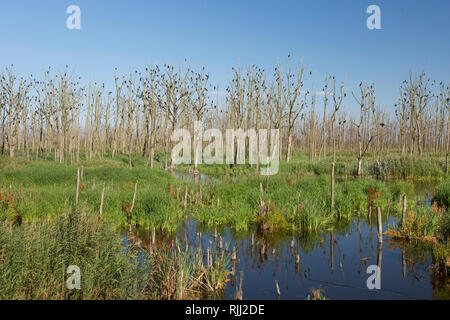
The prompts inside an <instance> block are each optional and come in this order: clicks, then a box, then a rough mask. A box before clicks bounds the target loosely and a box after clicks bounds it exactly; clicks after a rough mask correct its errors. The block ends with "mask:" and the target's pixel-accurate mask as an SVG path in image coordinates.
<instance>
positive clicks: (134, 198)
mask: <svg viewBox="0 0 450 320" xmlns="http://www.w3.org/2000/svg"><path fill="white" fill-rule="evenodd" d="M137 185H138V182H137V181H136V184H135V185H134V194H133V200H132V201H131V208H130V212H129V213H128V230H129V231H131V217H132V213H133V208H134V202H135V200H136V192H137Z"/></svg>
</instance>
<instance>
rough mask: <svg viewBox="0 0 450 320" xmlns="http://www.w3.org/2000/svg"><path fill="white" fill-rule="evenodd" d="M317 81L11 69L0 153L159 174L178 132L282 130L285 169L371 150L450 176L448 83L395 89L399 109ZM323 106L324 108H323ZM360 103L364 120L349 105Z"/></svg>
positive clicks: (0, 78) (153, 69)
mask: <svg viewBox="0 0 450 320" xmlns="http://www.w3.org/2000/svg"><path fill="white" fill-rule="evenodd" d="M311 75H312V72H310V71H308V70H306V69H305V67H304V65H303V64H302V63H301V62H300V63H299V64H298V65H295V66H294V67H293V66H292V63H290V62H289V60H288V63H287V64H286V65H281V64H279V65H277V66H276V67H275V69H274V70H273V72H266V71H265V70H262V69H260V68H258V67H256V66H254V65H253V66H250V67H248V68H245V69H244V68H233V78H232V79H231V81H230V83H229V85H228V87H227V88H226V89H225V90H224V91H219V88H218V87H217V86H214V85H213V84H212V83H211V80H210V77H209V74H208V73H207V72H206V71H205V69H204V68H202V69H201V70H193V69H191V68H188V67H185V66H183V67H180V68H178V69H176V68H174V67H173V66H170V65H163V66H150V67H148V68H145V70H142V71H135V72H133V73H131V74H129V75H126V76H119V75H118V71H117V70H115V76H114V82H113V83H114V86H113V87H114V88H113V89H112V91H108V90H107V89H106V87H105V85H104V84H102V83H89V84H88V85H87V86H84V85H83V84H82V83H81V79H80V78H77V77H76V76H74V75H73V74H72V73H71V72H70V71H69V69H68V67H67V66H66V69H65V70H63V71H62V72H53V71H52V70H51V69H50V68H49V69H48V70H47V71H46V72H45V73H44V75H43V76H42V77H40V78H36V77H33V76H30V77H28V78H23V77H18V76H16V75H15V74H14V71H13V66H10V67H7V68H6V69H5V70H4V71H3V72H2V73H0V116H1V119H0V139H1V141H0V143H1V146H0V147H1V150H0V152H1V154H9V156H10V157H14V156H15V155H16V154H17V153H20V154H21V155H24V156H26V157H28V158H29V159H39V158H45V159H54V160H55V161H58V162H60V163H68V162H70V163H73V162H78V161H80V159H92V158H94V157H116V156H118V155H124V154H125V155H127V156H128V161H129V166H130V167H132V166H133V157H136V156H138V155H139V156H144V157H145V159H146V165H147V166H150V167H153V166H154V159H155V153H156V151H158V152H161V153H162V154H163V155H164V167H165V168H166V169H168V168H169V167H170V165H171V163H170V161H171V160H170V151H171V140H170V136H171V133H172V132H173V130H174V129H176V128H186V129H189V130H192V131H193V129H194V121H203V123H204V126H205V128H218V129H222V130H225V129H238V128H242V129H244V130H245V129H249V128H253V129H256V130H257V129H261V128H264V129H280V130H281V134H280V144H279V145H280V154H282V155H283V156H282V158H283V159H285V160H286V162H289V161H290V160H291V158H292V153H293V150H303V151H308V152H309V154H310V159H311V160H313V159H316V158H318V159H321V158H324V157H326V156H330V154H332V156H333V162H335V157H336V150H353V151H355V154H356V157H357V159H358V162H359V165H358V175H361V162H362V160H363V157H364V156H365V154H366V153H367V152H368V151H370V152H373V153H374V154H377V155H378V156H380V157H381V155H382V154H383V153H386V152H388V151H389V150H394V149H395V150H398V152H401V154H403V155H411V156H415V155H417V156H421V155H422V154H423V153H424V152H434V153H439V154H440V155H441V156H444V155H445V156H446V171H447V173H448V157H449V145H450V144H449V141H450V124H449V122H450V106H449V85H448V83H442V82H441V83H439V84H438V83H437V82H435V81H432V80H431V79H429V78H428V77H427V75H426V74H425V73H424V72H422V73H420V74H417V75H414V74H412V73H411V75H410V77H409V79H407V80H405V81H404V82H403V83H402V84H401V85H400V87H399V96H398V101H397V102H396V104H395V106H380V105H379V104H378V103H377V101H376V90H375V86H374V84H370V83H366V82H361V84H360V85H359V87H358V88H357V89H356V90H354V89H352V90H349V89H348V88H346V87H345V82H344V81H339V80H337V79H336V78H335V77H333V76H328V75H326V76H325V77H324V81H323V86H322V88H321V90H320V91H319V92H315V91H314V89H313V87H312V86H310V85H306V84H305V83H306V82H307V81H308V80H309V79H310V77H311ZM318 100H320V101H318ZM352 100H353V101H355V102H356V103H357V105H358V106H359V108H358V109H359V112H358V113H350V112H349V111H348V110H347V111H346V110H345V108H344V104H345V103H348V102H350V101H352Z"/></svg>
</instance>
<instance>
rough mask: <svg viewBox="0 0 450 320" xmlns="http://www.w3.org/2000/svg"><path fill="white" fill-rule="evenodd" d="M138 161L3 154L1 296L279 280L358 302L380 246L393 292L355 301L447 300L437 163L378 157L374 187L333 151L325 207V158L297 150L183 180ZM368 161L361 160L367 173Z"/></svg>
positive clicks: (133, 295) (160, 295)
mask: <svg viewBox="0 0 450 320" xmlns="http://www.w3.org/2000/svg"><path fill="white" fill-rule="evenodd" d="M135 159H136V160H135V161H134V167H133V168H132V169H130V168H129V167H128V163H127V158H126V157H123V158H120V157H119V158H117V159H100V158H99V159H93V160H89V161H83V162H81V163H78V164H77V165H76V166H75V165H64V164H55V163H54V162H51V161H45V160H39V161H29V160H26V159H25V158H23V157H18V158H15V159H10V158H9V157H2V158H1V168H0V181H1V187H0V209H1V211H0V213H1V215H0V219H1V220H0V221H1V222H0V223H1V234H0V245H1V255H0V271H1V272H0V274H1V277H0V281H1V283H2V286H1V289H0V297H2V298H5V299H201V298H215V299H221V298H227V299H234V298H240V297H242V296H243V298H263V299H271V298H274V297H276V295H277V294H276V288H275V285H274V282H273V281H274V280H277V282H279V283H280V284H281V285H280V287H281V289H280V291H281V294H282V295H281V297H284V298H293V299H306V298H307V297H309V298H312V297H314V296H317V297H322V298H323V297H327V298H355V297H357V296H358V295H361V292H360V291H364V288H361V287H364V286H365V279H366V276H365V269H364V266H366V265H369V264H377V263H378V262H379V261H376V260H377V258H378V255H379V251H380V250H383V251H384V252H388V253H390V254H391V255H394V257H395V259H389V258H385V261H384V262H383V264H382V270H383V275H385V274H386V277H389V278H391V277H392V278H394V279H395V281H394V288H392V289H390V290H388V289H386V290H385V291H383V290H381V293H380V294H378V295H376V294H373V293H372V294H368V293H367V292H369V291H368V290H367V289H366V291H365V292H366V293H365V294H367V296H365V295H363V296H361V297H367V298H369V299H372V298H373V299H376V298H417V297H420V298H438V299H447V298H448V294H449V288H448V284H446V283H447V281H448V259H449V243H448V235H449V226H450V222H449V213H448V209H447V208H448V201H449V192H450V188H449V180H448V179H447V178H445V174H444V172H443V171H442V170H443V169H442V161H443V160H442V158H439V157H438V156H434V155H427V158H426V160H425V159H423V160H422V159H421V160H417V161H415V160H410V159H409V157H407V158H402V157H401V156H393V157H392V158H388V159H386V160H385V161H387V162H388V161H389V162H392V163H398V164H399V167H395V169H392V170H395V171H393V172H392V174H390V173H389V174H386V176H385V177H383V179H374V178H373V177H370V176H367V177H363V178H357V177H355V176H354V169H355V166H356V165H357V164H356V163H355V161H352V160H351V159H347V155H346V154H345V153H342V154H339V155H338V159H339V160H340V161H341V162H342V163H345V164H346V165H345V166H344V165H343V166H339V167H338V168H337V176H338V178H337V182H336V186H335V188H336V189H335V192H336V194H335V209H334V210H333V211H331V210H330V197H329V194H330V179H329V177H328V176H327V175H326V174H325V173H326V171H327V169H326V168H327V167H329V165H330V163H327V161H326V160H321V161H312V162H311V161H309V159H308V158H307V156H305V155H302V154H301V153H299V154H295V155H294V157H293V159H292V161H291V163H290V164H282V166H281V168H280V173H279V174H278V175H276V176H271V177H263V176H260V175H259V174H258V173H257V172H256V171H255V168H252V167H251V166H250V165H246V166H239V167H236V168H230V167H229V166H200V167H199V171H200V172H201V174H198V175H194V174H193V173H191V172H190V171H189V170H190V169H189V167H188V166H180V167H178V168H177V169H176V171H173V172H170V171H164V170H163V168H161V167H160V168H158V166H159V165H161V164H159V163H157V164H156V167H155V168H154V169H149V168H145V164H144V159H140V158H138V157H136V158H135ZM375 163H376V162H375V161H374V162H372V161H371V157H370V156H368V160H367V168H366V170H367V172H370V170H371V169H370V167H371V166H375ZM425 163H426V164H425ZM429 166H435V167H434V169H433V170H430V171H427V170H425V169H424V167H429ZM81 168H82V169H81ZM77 169H78V172H79V177H78V180H79V181H78V189H79V190H78V202H77V201H76V197H77ZM395 173H397V174H395ZM424 173H425V174H424ZM405 176H406V177H408V178H407V179H400V178H401V177H405ZM136 182H137V185H136ZM136 186H137V187H136ZM135 187H136V188H135ZM135 190H136V192H135ZM102 194H103V201H102ZM403 196H405V198H406V212H403V206H404V202H403ZM133 198H134V202H133ZM77 203H78V204H77ZM102 203H103V204H102ZM100 207H102V209H101V211H102V213H101V214H100ZM378 207H379V208H381V211H382V221H383V222H382V223H383V232H384V236H383V237H384V238H385V242H384V244H382V245H381V248H379V245H378V248H377V241H376V239H377V231H376V224H377V219H376V211H377V208H378ZM403 216H404V220H403ZM361 230H362V231H361ZM374 230H375V231H374ZM374 232H375V233H374ZM357 243H359V246H358V248H356V247H355V248H353V246H356V245H357ZM374 246H375V247H376V248H375V249H374V248H373V247H374ZM373 250H375V251H373ZM377 250H379V251H378V252H377ZM353 254H357V258H355V257H353V258H352V259H351V261H349V259H350V258H347V259H345V256H352V255H353ZM319 256H322V260H324V261H322V262H319V261H318V260H317V259H319ZM388 256H389V254H388ZM397 258H398V259H397ZM369 260H373V261H372V262H370V261H369ZM280 264H281V265H280ZM380 264H381V262H380ZM69 265H77V266H79V267H80V269H81V270H82V290H79V291H78V290H74V291H71V290H68V289H67V288H66V286H65V279H66V278H67V275H66V273H65V271H66V268H67V267H68V266H69ZM353 269H355V270H359V272H358V273H355V270H353ZM325 270H327V271H325ZM351 270H352V271H351ZM344 271H345V272H348V273H349V275H346V276H345V277H344ZM310 273H311V274H310ZM353 273H354V274H355V275H353ZM258 274H259V277H261V279H262V280H261V281H260V282H258V281H257V278H258ZM388 275H389V276H388ZM255 277H256V278H255ZM415 277H416V278H415ZM241 278H242V280H241ZM289 278H290V279H291V280H289ZM411 279H414V281H416V283H414V284H413V285H410V286H408V285H407V284H405V283H407V280H411ZM296 282H297V285H295V283H296ZM311 289H313V290H322V291H320V292H322V293H321V294H323V295H324V296H320V295H317V292H316V291H314V292H315V293H316V294H315V295H314V294H313V293H311V292H310V291H311ZM424 292H426V293H425V294H424Z"/></svg>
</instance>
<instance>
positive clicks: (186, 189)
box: [183, 186, 188, 212]
mask: <svg viewBox="0 0 450 320" xmlns="http://www.w3.org/2000/svg"><path fill="white" fill-rule="evenodd" d="M187 197H188V188H187V186H185V187H184V199H183V212H186V206H187Z"/></svg>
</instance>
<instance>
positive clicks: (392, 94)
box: [0, 0, 450, 108]
mask: <svg viewBox="0 0 450 320" xmlns="http://www.w3.org/2000/svg"><path fill="white" fill-rule="evenodd" d="M71 4H76V5H78V6H79V7H80V8H81V24H82V29H81V30H79V31H78V30H72V31H71V30H68V29H67V28H66V19H67V17H68V14H67V13H66V8H67V7H68V6H69V5H71ZM371 4H375V5H378V6H380V8H381V14H382V30H368V29H367V28H366V19H367V18H368V16H369V15H368V14H367V13H366V9H367V7H368V6H369V5H371ZM449 12H450V1H448V0H442V1H440V0H432V1H423V0H395V1H394V0H391V1H380V0H372V1H364V0H339V1H338V0H327V1H325V0H316V1H312V0H310V1H303V0H297V1H284V0H277V1H275V0H270V1H266V0H239V1H231V0H227V1H214V0H208V1H207V0H203V1H197V0H185V1H174V0H171V1H148V0H146V1H145V0H143V1H138V0H134V1H133V0H130V1H112V0H110V1H105V0H95V1H92V0H90V1H88V0H78V1H77V0H71V1H65V0H53V1H52V0H40V1H31V0H29V1H23V0H15V1H8V2H6V1H2V2H1V4H0V30H1V31H0V32H1V41H0V61H1V65H0V67H1V68H2V69H3V68H4V67H6V66H7V65H10V64H14V65H15V68H14V69H15V70H16V72H18V73H19V74H21V75H28V74H33V75H42V74H43V73H44V70H45V69H46V68H47V67H48V66H52V67H54V68H57V69H58V68H59V69H62V68H64V66H65V65H66V64H68V65H69V66H70V68H71V69H72V70H73V71H74V72H75V73H76V74H77V75H79V76H81V77H82V78H83V79H84V80H85V81H88V80H89V78H90V77H91V78H92V79H93V80H94V81H105V82H107V83H109V84H111V83H112V77H113V73H114V68H115V67H117V68H118V69H119V71H120V72H121V73H128V72H131V71H133V70H135V69H139V70H142V69H144V68H145V66H146V65H148V64H164V63H170V64H173V65H175V66H178V65H181V64H182V63H183V62H184V59H187V60H188V65H190V66H192V67H195V68H200V67H201V66H205V67H206V69H207V70H208V71H209V73H210V74H211V77H212V80H213V81H214V82H215V83H217V84H219V85H220V88H221V89H224V88H225V86H226V85H227V82H228V81H229V80H230V79H231V76H232V71H231V67H233V66H238V65H241V66H247V65H251V64H256V65H257V66H259V67H261V68H264V69H265V70H267V71H272V70H273V67H274V66H275V64H276V63H277V61H280V62H285V60H286V57H287V55H288V54H291V55H292V57H293V58H294V59H295V60H297V59H299V58H300V57H303V61H304V63H305V64H306V66H307V68H308V70H312V71H314V75H313V76H312V77H311V78H310V79H309V80H308V81H307V82H306V86H307V87H311V86H312V85H314V88H315V89H317V90H319V89H320V88H321V87H322V86H323V78H324V75H325V73H328V74H329V75H334V76H336V77H337V78H338V79H343V78H346V79H347V85H346V88H347V92H349V91H350V90H351V89H353V90H357V85H358V84H359V82H360V81H368V82H374V83H375V85H376V90H377V99H378V103H379V104H380V105H382V106H384V107H386V108H392V105H393V104H394V103H395V102H396V99H397V94H398V86H399V84H400V82H401V81H402V80H403V79H405V78H406V77H407V76H408V73H409V70H410V69H411V70H413V71H417V72H420V71H421V70H422V69H425V70H426V71H427V73H428V74H429V76H430V77H432V78H433V79H436V80H438V81H446V82H448V80H449V75H450V59H449V49H450V19H449ZM306 89H309V88H306ZM352 100H353V99H352V98H351V95H348V96H347V100H345V102H344V103H345V104H346V105H350V106H351V105H354V102H353V101H352Z"/></svg>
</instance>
